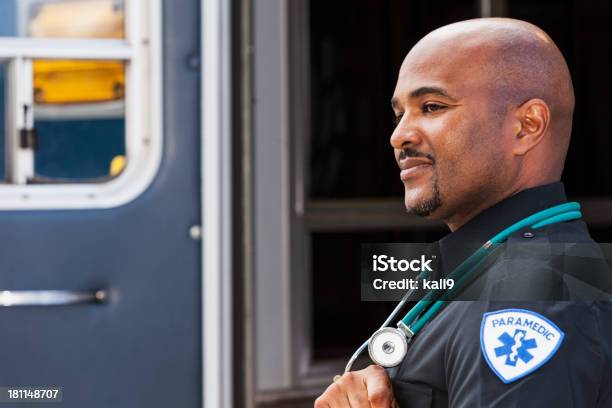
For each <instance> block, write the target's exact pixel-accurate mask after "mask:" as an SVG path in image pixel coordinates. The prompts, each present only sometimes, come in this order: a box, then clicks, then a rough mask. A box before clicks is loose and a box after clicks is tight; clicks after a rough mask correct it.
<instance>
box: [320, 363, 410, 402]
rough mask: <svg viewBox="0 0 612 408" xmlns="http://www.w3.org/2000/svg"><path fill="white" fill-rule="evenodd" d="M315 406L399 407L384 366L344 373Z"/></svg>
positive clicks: (372, 366)
mask: <svg viewBox="0 0 612 408" xmlns="http://www.w3.org/2000/svg"><path fill="white" fill-rule="evenodd" d="M314 406H315V408H349V407H350V408H399V406H398V405H397V402H396V401H395V397H394V396H393V389H392V388H391V381H389V376H388V375H387V372H386V371H385V369H384V368H382V367H381V366H377V365H371V366H369V367H367V368H365V369H363V370H359V371H351V372H348V373H344V375H342V377H341V378H340V379H338V380H336V381H335V382H334V383H333V384H332V385H330V386H329V387H327V389H326V390H325V392H324V393H323V394H322V395H321V396H320V397H319V398H317V400H316V401H315V404H314Z"/></svg>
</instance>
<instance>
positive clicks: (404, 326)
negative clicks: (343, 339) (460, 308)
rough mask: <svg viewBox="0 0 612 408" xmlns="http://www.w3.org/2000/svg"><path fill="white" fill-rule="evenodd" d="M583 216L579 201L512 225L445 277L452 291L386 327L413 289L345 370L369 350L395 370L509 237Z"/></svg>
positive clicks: (429, 297) (434, 295)
mask: <svg viewBox="0 0 612 408" xmlns="http://www.w3.org/2000/svg"><path fill="white" fill-rule="evenodd" d="M581 217H582V213H581V212H580V204H579V203H577V202H570V203H565V204H560V205H557V206H554V207H551V208H547V209H546V210H543V211H540V212H537V213H535V214H533V215H530V216H529V217H527V218H524V219H522V220H521V221H519V222H517V223H515V224H513V225H511V226H510V227H508V228H506V229H504V230H503V231H501V232H500V233H499V234H497V235H495V236H494V237H493V238H491V239H489V240H488V241H487V242H485V243H484V244H483V245H482V246H481V247H480V248H478V250H476V252H474V253H473V254H472V255H470V256H469V257H468V258H467V259H466V260H465V261H463V263H461V264H460V265H459V266H458V267H457V268H456V269H455V270H454V271H453V272H451V273H450V274H449V275H448V276H446V278H449V279H454V281H455V284H454V285H453V288H452V289H451V290H448V291H446V290H441V289H440V290H431V291H429V292H428V293H427V294H426V295H425V296H424V297H423V298H422V299H421V300H420V301H419V302H417V304H416V305H414V307H413V308H412V309H410V311H409V312H408V313H407V314H406V315H405V316H404V318H403V319H402V320H400V321H399V322H398V323H397V329H396V328H393V327H387V326H388V325H389V323H391V321H392V320H393V319H394V318H395V316H396V315H397V314H398V313H399V312H400V310H401V309H402V308H403V307H404V305H405V304H406V302H407V301H408V299H410V297H411V295H412V294H413V292H414V289H413V290H409V291H408V292H406V294H405V295H404V296H403V297H402V299H401V300H400V302H399V303H398V305H397V306H396V307H395V309H393V311H392V312H391V314H390V315H389V317H387V319H386V320H385V321H384V323H383V324H382V325H381V326H380V329H378V330H377V331H376V332H374V334H373V335H372V336H371V337H370V338H369V339H368V340H367V341H366V342H365V343H363V344H362V345H361V346H360V347H359V348H358V349H357V351H355V353H354V354H353V355H352V356H351V358H350V360H349V362H348V364H347V365H346V368H345V370H344V371H345V372H348V371H351V368H352V367H353V364H354V363H355V361H356V360H357V358H358V357H359V356H360V355H361V353H362V352H363V350H365V349H366V347H367V349H368V352H369V354H370V358H371V359H372V361H373V362H374V363H376V364H378V365H380V366H383V367H395V366H396V365H398V364H399V363H401V362H402V360H403V359H404V357H405V356H406V353H407V351H408V343H409V342H410V341H411V340H412V338H414V336H416V335H417V334H418V333H419V332H420V331H421V329H423V327H424V326H425V325H426V324H427V323H429V322H430V321H431V320H432V319H433V318H434V317H436V315H437V314H438V313H439V312H440V310H441V309H442V308H443V307H444V305H445V304H446V302H447V301H448V300H450V299H452V297H453V295H454V294H455V293H457V292H458V291H459V290H460V288H461V287H462V286H464V285H465V283H466V282H468V281H469V279H470V278H471V277H472V275H473V274H474V272H475V271H476V270H478V267H479V266H480V265H482V263H483V262H484V260H485V259H487V258H488V257H489V256H490V255H491V254H493V253H495V251H496V249H498V248H500V247H501V246H500V244H503V243H504V242H505V241H506V240H507V239H508V237H509V236H510V235H512V234H514V233H515V232H517V231H519V230H521V229H523V228H527V227H530V228H531V229H538V228H542V227H545V226H547V225H551V224H556V223H559V222H565V221H571V220H576V219H580V218H581ZM427 276H428V274H427V273H424V272H421V273H420V274H419V276H418V277H417V279H422V278H427Z"/></svg>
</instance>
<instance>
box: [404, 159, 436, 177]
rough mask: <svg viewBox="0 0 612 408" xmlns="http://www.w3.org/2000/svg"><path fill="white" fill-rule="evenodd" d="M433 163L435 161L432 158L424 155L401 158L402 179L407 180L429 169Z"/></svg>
mask: <svg viewBox="0 0 612 408" xmlns="http://www.w3.org/2000/svg"><path fill="white" fill-rule="evenodd" d="M432 165H433V163H432V162H431V161H430V160H428V159H426V158H423V157H407V158H405V159H403V160H400V162H399V166H400V169H401V171H400V179H402V181H406V180H408V179H410V178H411V177H414V176H416V175H418V174H420V173H422V172H424V171H427V170H429V169H430V168H431V166H432Z"/></svg>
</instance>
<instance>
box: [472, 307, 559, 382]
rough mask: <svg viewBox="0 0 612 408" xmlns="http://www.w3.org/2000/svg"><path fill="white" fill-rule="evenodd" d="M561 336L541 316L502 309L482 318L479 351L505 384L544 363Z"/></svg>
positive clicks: (530, 312) (553, 326) (554, 326)
mask: <svg viewBox="0 0 612 408" xmlns="http://www.w3.org/2000/svg"><path fill="white" fill-rule="evenodd" d="M564 336H565V334H564V333H563V332H562V331H561V329H559V327H557V325H556V324H554V323H553V322H551V321H550V320H549V319H547V318H546V317H544V316H542V315H541V314H538V313H535V312H532V311H530V310H524V309H504V310H497V311H495V312H490V313H485V314H484V315H483V316H482V324H481V326H480V348H481V349H482V354H483V356H484V358H485V360H486V362H487V364H488V365H489V367H491V370H493V372H494V373H495V374H496V375H497V376H498V377H499V378H500V379H501V380H502V381H503V382H504V383H506V384H508V383H511V382H513V381H516V380H518V379H520V378H522V377H525V376H526V375H528V374H530V373H532V372H534V371H535V370H537V369H538V368H540V367H541V366H543V365H544V364H546V362H548V360H550V358H551V357H552V356H553V355H554V354H555V352H556V351H557V349H558V348H559V346H561V343H562V342H563V337H564Z"/></svg>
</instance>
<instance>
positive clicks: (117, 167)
mask: <svg viewBox="0 0 612 408" xmlns="http://www.w3.org/2000/svg"><path fill="white" fill-rule="evenodd" d="M124 168H125V156H124V155H122V154H119V155H117V156H115V157H113V160H111V163H110V169H109V173H110V175H111V177H116V176H118V175H119V174H121V172H122V171H123V169H124Z"/></svg>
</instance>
